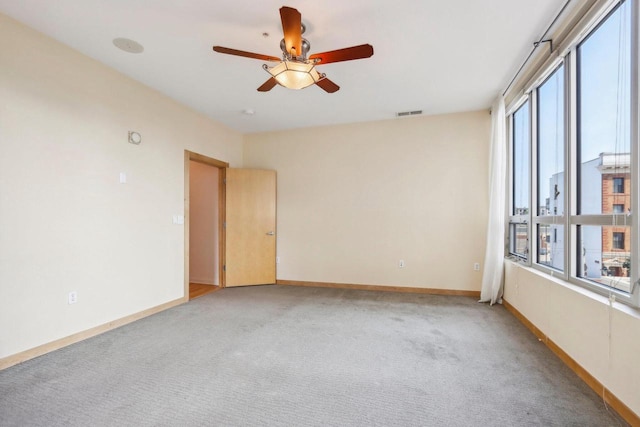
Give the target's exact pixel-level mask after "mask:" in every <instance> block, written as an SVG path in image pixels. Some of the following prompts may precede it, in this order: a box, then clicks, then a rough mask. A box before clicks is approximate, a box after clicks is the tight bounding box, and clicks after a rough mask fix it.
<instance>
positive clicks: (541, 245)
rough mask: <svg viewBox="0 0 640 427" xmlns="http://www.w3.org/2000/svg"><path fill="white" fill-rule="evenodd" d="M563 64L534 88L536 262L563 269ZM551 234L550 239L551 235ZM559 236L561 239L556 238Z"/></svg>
mask: <svg viewBox="0 0 640 427" xmlns="http://www.w3.org/2000/svg"><path fill="white" fill-rule="evenodd" d="M564 80H565V67H564V65H560V67H558V69H556V70H555V71H554V72H553V73H552V74H551V75H550V76H549V77H548V78H547V79H546V80H545V81H544V82H543V83H542V84H541V85H540V86H539V87H538V88H537V89H536V91H535V99H536V106H537V111H536V146H535V148H536V151H537V155H536V157H535V164H536V174H535V176H536V190H537V197H536V200H537V209H536V212H537V213H536V217H535V218H534V222H535V223H537V224H538V225H537V229H538V237H539V239H538V240H537V258H536V260H535V262H536V263H538V264H541V265H544V266H546V267H551V268H553V269H556V270H561V271H562V270H564V225H563V221H564V220H563V216H564V197H565V190H564V187H565V173H564V169H565V167H564V163H565V156H564V150H565V132H564V118H565V90H564ZM552 236H553V238H551V237H552ZM558 236H560V239H558Z"/></svg>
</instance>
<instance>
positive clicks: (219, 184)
mask: <svg viewBox="0 0 640 427" xmlns="http://www.w3.org/2000/svg"><path fill="white" fill-rule="evenodd" d="M227 167H229V164H228V163H226V162H222V161H220V160H217V159H214V158H211V157H207V156H204V155H202V154H198V153H194V152H191V151H188V150H185V168H184V170H185V179H184V185H185V190H184V194H185V206H184V212H185V237H184V238H185V248H184V253H185V260H184V295H185V299H186V300H190V299H192V298H197V297H199V296H202V295H205V294H208V293H211V292H215V291H216V290H219V289H221V288H223V287H224V285H225V280H224V269H223V267H222V266H224V265H225V262H224V260H225V235H224V233H225V230H224V221H225V186H224V179H225V173H226V168H227Z"/></svg>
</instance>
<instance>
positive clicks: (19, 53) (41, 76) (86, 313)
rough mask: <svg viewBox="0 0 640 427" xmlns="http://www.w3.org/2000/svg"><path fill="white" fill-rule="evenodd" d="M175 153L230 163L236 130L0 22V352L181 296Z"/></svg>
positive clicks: (179, 185)
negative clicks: (73, 295)
mask: <svg viewBox="0 0 640 427" xmlns="http://www.w3.org/2000/svg"><path fill="white" fill-rule="evenodd" d="M132 60H133V58H132ZM129 130H135V131H138V132H140V133H141V135H142V144H140V145H139V146H136V145H132V144H129V143H127V131H129ZM185 149H188V150H191V151H195V152H198V153H201V154H205V155H207V156H210V157H214V158H216V159H219V160H222V161H227V162H229V163H230V164H231V165H232V166H241V165H242V136H241V135H240V134H239V133H237V132H234V131H232V130H230V129H228V128H225V127H223V126H222V125H219V124H217V123H215V122H213V121H211V120H209V119H207V118H206V117H204V116H202V115H200V114H197V113H195V112H194V111H192V110H189V109H187V108H185V107H183V106H181V105H180V104H178V103H176V102H174V101H172V100H170V99H168V98H167V97H165V96H163V95H161V94H159V93H157V92H155V91H153V90H151V89H149V88H147V87H146V86H143V85H141V84H139V83H137V82H135V81H133V80H131V79H129V78H127V77H125V76H123V75H121V74H119V73H117V72H115V71H113V70H111V69H109V68H107V67H106V66H104V65H102V64H100V63H98V62H96V61H94V60H92V59H90V58H87V57H86V56H83V55H81V54H79V53H78V52H76V51H73V50H72V49H70V48H68V47H65V46H63V45H61V44H59V43H57V42H55V41H54V40H52V39H49V38H47V37H44V36H43V35H41V34H39V33H37V32H35V31H33V30H31V29H29V28H27V27H25V26H23V25H21V24H19V23H17V22H16V21H13V20H11V19H10V18H7V17H6V16H4V15H1V14H0V358H2V357H5V356H7V355H11V354H15V353H17V352H20V351H23V350H26V349H29V348H33V347H35V346H38V345H41V344H44V343H47V342H50V341H52V340H55V339H58V338H61V337H65V336H68V335H70V334H73V333H76V332H79V331H83V330H86V329H88V328H91V327H94V326H96V325H100V324H103V323H106V322H110V321H112V320H114V319H118V318H121V317H124V316H127V315H129V314H132V313H136V312H139V311H142V310H144V309H147V308H150V307H153V306H157V305H159V304H162V303H165V302H168V301H172V300H175V299H179V298H182V297H183V293H184V288H183V281H184V227H183V226H182V225H173V224H172V217H173V215H176V214H183V211H184V150H185ZM120 172H125V173H126V174H127V177H128V182H127V183H126V184H120V183H119V174H120ZM70 291H77V292H78V303H77V304H74V305H69V304H68V303H67V295H68V293H69V292H70Z"/></svg>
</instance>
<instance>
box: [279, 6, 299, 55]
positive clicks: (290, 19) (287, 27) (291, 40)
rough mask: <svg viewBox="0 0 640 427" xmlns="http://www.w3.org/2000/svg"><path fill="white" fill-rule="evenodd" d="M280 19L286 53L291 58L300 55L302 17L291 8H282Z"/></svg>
mask: <svg viewBox="0 0 640 427" xmlns="http://www.w3.org/2000/svg"><path fill="white" fill-rule="evenodd" d="M280 19H281V20H282V32H283V33H284V43H285V45H286V47H287V52H288V53H290V54H291V55H293V56H300V55H302V15H300V12H298V11H297V10H296V9H294V8H292V7H287V6H282V7H281V8H280ZM292 49H295V50H294V51H292Z"/></svg>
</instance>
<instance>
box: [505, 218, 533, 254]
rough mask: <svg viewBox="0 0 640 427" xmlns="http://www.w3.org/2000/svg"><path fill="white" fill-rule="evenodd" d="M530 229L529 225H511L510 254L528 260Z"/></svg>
mask: <svg viewBox="0 0 640 427" xmlns="http://www.w3.org/2000/svg"><path fill="white" fill-rule="evenodd" d="M528 231H529V230H528V227H527V224H510V225H509V242H510V248H509V252H511V253H512V254H514V255H518V256H520V257H522V258H527V254H528V253H529V250H528V246H529V245H528V243H529V242H528V234H529V233H528Z"/></svg>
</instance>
